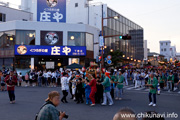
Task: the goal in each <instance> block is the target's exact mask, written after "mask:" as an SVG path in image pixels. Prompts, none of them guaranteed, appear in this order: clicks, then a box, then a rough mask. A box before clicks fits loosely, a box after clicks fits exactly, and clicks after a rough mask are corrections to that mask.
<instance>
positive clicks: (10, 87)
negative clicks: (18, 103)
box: [5, 71, 17, 104]
mask: <svg viewBox="0 0 180 120" xmlns="http://www.w3.org/2000/svg"><path fill="white" fill-rule="evenodd" d="M5 82H6V84H7V91H8V94H9V99H10V104H12V103H15V94H14V90H15V85H16V84H17V77H16V76H15V75H14V71H11V72H10V75H7V76H6V78H5Z"/></svg>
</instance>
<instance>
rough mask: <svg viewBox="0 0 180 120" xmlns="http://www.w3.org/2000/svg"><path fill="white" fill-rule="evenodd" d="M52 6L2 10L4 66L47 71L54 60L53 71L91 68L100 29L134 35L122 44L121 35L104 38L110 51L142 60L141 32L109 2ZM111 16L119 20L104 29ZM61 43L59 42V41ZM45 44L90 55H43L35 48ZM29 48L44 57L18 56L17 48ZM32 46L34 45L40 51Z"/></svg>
mask: <svg viewBox="0 0 180 120" xmlns="http://www.w3.org/2000/svg"><path fill="white" fill-rule="evenodd" d="M48 2H49V1H40V0H22V2H21V3H22V4H21V6H20V7H19V8H20V9H21V10H16V9H12V8H9V7H7V6H1V7H3V9H4V10H5V9H6V10H5V11H3V12H2V13H3V16H4V17H2V19H3V20H4V21H3V22H2V23H0V44H1V47H0V49H1V52H0V61H1V65H2V66H8V67H11V68H22V69H24V68H27V67H28V68H29V67H30V68H31V69H34V68H46V67H47V66H46V64H47V63H48V62H51V64H52V63H53V64H54V67H53V68H54V69H55V68H58V67H60V66H62V67H63V66H67V65H69V64H71V63H72V61H76V62H77V63H79V64H81V65H83V66H86V67H87V66H89V63H90V61H93V60H95V59H96V58H97V56H98V55H100V53H99V45H98V44H96V43H98V42H99V35H100V34H101V32H100V31H101V30H102V26H103V29H104V36H109V35H125V34H129V35H131V36H132V39H131V40H121V39H119V37H109V38H106V39H105V46H106V49H105V52H106V53H108V52H109V51H110V49H113V50H120V51H121V52H123V54H124V57H125V59H126V58H129V59H131V60H143V58H144V49H143V28H142V27H140V26H139V25H137V24H135V23H134V22H132V21H131V20H129V19H127V18H126V17H124V16H122V15H121V14H119V13H118V12H116V11H114V10H112V9H111V8H109V7H108V6H107V5H106V4H102V3H100V4H99V3H98V4H94V3H90V2H89V0H73V1H72V0H57V1H56V2H55V3H54V5H53V4H50V3H48ZM60 3H61V4H60ZM4 7H5V8H4ZM59 8H61V9H59ZM10 16H11V17H10ZM13 16H14V17H13ZM17 16H18V17H17ZM112 16H118V19H103V22H104V24H103V25H102V18H107V17H112ZM14 20H15V21H14ZM18 20H19V21H18ZM52 37H53V38H52ZM57 39H58V40H59V41H58V42H55V41H56V40H57ZM47 41H48V42H47ZM52 41H53V42H52ZM17 45H19V46H20V47H19V46H17ZM21 45H22V46H21ZM23 45H24V46H23ZM44 46H47V47H53V46H54V47H57V46H59V47H69V48H71V46H76V47H79V48H81V47H86V54H84V56H83V55H82V56H81V55H79V54H78V55H79V56H78V55H74V56H71V55H66V56H58V55H57V56H51V55H43V54H41V53H40V52H39V51H41V52H42V49H37V47H44ZM16 47H17V48H16ZM29 47H30V48H31V51H30V52H31V53H32V52H37V53H40V54H39V55H35V54H34V53H33V54H27V55H26V54H24V55H22V54H17V52H18V50H21V49H22V48H26V49H23V50H25V51H26V50H27V49H28V48H29ZM32 47H35V48H36V50H35V49H34V48H32ZM37 50H38V51H37ZM78 51H81V50H78ZM28 52H29V51H28ZM28 52H27V53H28ZM76 52H77V51H76ZM22 63H23V64H22ZM48 64H50V63H48Z"/></svg>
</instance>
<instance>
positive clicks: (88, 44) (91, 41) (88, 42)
mask: <svg viewBox="0 0 180 120" xmlns="http://www.w3.org/2000/svg"><path fill="white" fill-rule="evenodd" d="M86 47H87V50H90V51H93V50H94V36H93V35H92V34H89V33H86Z"/></svg>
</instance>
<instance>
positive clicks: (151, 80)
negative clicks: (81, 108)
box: [0, 68, 180, 106]
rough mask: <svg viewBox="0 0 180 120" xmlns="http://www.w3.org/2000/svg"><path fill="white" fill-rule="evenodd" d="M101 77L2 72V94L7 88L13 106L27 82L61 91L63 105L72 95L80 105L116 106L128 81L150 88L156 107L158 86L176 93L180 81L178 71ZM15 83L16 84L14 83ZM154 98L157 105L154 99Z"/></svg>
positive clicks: (78, 73) (70, 72) (138, 71)
mask: <svg viewBox="0 0 180 120" xmlns="http://www.w3.org/2000/svg"><path fill="white" fill-rule="evenodd" d="M99 73H100V74H90V73H88V72H87V71H86V70H85V68H83V69H82V70H68V69H66V70H63V71H59V70H54V71H50V70H44V71H41V70H39V71H36V70H31V71H30V72H29V73H26V75H25V76H22V74H21V72H19V73H17V72H16V71H10V70H5V69H3V70H2V71H1V72H0V76H1V77H0V78H1V79H0V80H1V91H5V90H6V89H5V85H7V90H8V92H9V96H10V101H11V102H10V103H13V102H14V101H15V97H14V96H15V95H14V87H15V86H21V85H22V81H25V87H27V86H39V87H43V86H47V87H61V89H62V92H63V97H62V99H61V101H62V102H63V103H68V101H67V99H66V97H67V96H68V93H70V95H71V99H73V100H74V101H76V103H77V104H79V103H84V98H85V99H86V104H90V105H91V106H94V105H95V104H96V103H101V104H102V105H107V101H108V102H109V105H113V103H114V102H113V100H122V98H123V96H122V95H123V86H128V80H132V81H133V83H134V87H135V88H138V87H144V88H149V89H150V91H149V101H150V103H149V105H152V106H156V93H157V89H158V86H159V87H160V88H161V90H168V91H169V92H170V91H174V90H176V89H177V86H178V84H179V83H180V81H179V75H180V74H179V71H178V69H166V70H158V69H112V70H110V71H107V70H105V69H102V70H101V72H100V71H99ZM11 80H12V81H11ZM151 96H153V102H152V98H151Z"/></svg>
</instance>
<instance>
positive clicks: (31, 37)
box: [16, 30, 35, 45]
mask: <svg viewBox="0 0 180 120" xmlns="http://www.w3.org/2000/svg"><path fill="white" fill-rule="evenodd" d="M22 43H23V44H25V45H35V31H34V30H16V44H18V45H19V44H22Z"/></svg>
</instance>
